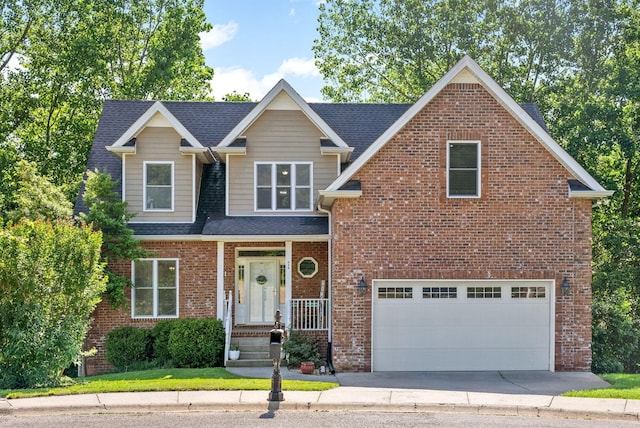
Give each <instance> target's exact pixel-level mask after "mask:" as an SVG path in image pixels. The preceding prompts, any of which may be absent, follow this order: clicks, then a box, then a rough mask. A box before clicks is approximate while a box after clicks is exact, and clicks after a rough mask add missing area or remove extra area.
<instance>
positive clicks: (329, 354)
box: [318, 201, 336, 375]
mask: <svg viewBox="0 0 640 428" xmlns="http://www.w3.org/2000/svg"><path fill="white" fill-rule="evenodd" d="M318 211H320V212H322V213H325V214H327V217H328V221H329V242H328V245H329V247H328V248H327V255H328V260H327V261H328V263H329V266H327V272H328V278H327V295H328V296H329V323H328V330H327V341H328V343H327V368H328V369H329V373H331V374H332V375H333V374H336V369H335V367H333V361H332V349H331V342H332V340H333V332H332V328H333V317H332V313H333V304H332V300H333V295H332V293H331V284H332V281H331V266H332V265H333V263H332V251H331V249H332V246H333V235H332V234H331V211H329V210H326V209H324V208H322V206H321V204H320V201H318Z"/></svg>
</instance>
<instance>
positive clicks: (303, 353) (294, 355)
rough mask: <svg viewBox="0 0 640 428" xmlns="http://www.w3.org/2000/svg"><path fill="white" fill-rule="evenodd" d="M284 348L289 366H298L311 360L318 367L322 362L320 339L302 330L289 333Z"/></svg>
mask: <svg viewBox="0 0 640 428" xmlns="http://www.w3.org/2000/svg"><path fill="white" fill-rule="evenodd" d="M283 349H284V352H285V354H286V355H287V366H288V367H298V366H299V365H300V363H301V362H303V361H311V362H313V364H315V365H316V367H317V366H318V364H319V363H320V351H319V350H318V340H317V339H316V338H315V337H311V336H309V335H306V334H304V333H302V332H300V331H297V330H292V331H291V332H290V333H289V337H288V338H287V339H286V340H285V342H284V345H283Z"/></svg>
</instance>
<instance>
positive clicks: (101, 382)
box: [0, 367, 338, 398]
mask: <svg viewBox="0 0 640 428" xmlns="http://www.w3.org/2000/svg"><path fill="white" fill-rule="evenodd" d="M337 386H338V384H337V383H334V382H318V381H304V380H283V381H282V390H283V391H325V390H327V389H331V388H335V387H337ZM193 390H227V391H240V390H244V391H250V390H253V391H270V390H271V379H254V378H245V377H241V376H238V375H235V374H233V373H229V372H228V371H226V370H225V369H224V368H220V367H216V368H207V369H159V370H144V371H135V372H125V373H113V374H106V375H101V376H91V377H86V378H77V379H73V380H72V382H71V384H70V385H68V386H62V387H56V388H38V389H18V390H0V396H2V397H6V398H26V397H44V396H49V395H70V394H96V393H104V392H133V391H193Z"/></svg>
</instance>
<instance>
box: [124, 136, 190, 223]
mask: <svg viewBox="0 0 640 428" xmlns="http://www.w3.org/2000/svg"><path fill="white" fill-rule="evenodd" d="M180 139H181V137H180V135H179V134H178V133H177V132H176V131H175V130H174V129H172V128H168V127H147V128H145V129H144V130H143V131H142V132H140V134H138V135H137V137H136V140H137V141H136V154H135V155H127V156H126V161H125V172H124V174H125V198H126V201H127V203H128V210H129V211H131V212H134V213H136V216H135V217H134V218H133V219H132V220H131V223H142V222H160V223H162V222H185V223H189V222H192V221H193V218H192V215H193V208H192V205H193V193H192V192H193V191H194V190H193V163H194V162H193V155H187V156H185V155H182V154H181V153H180ZM144 162H173V163H174V164H173V174H174V177H173V184H174V191H173V198H174V201H173V209H174V210H173V211H172V212H168V211H159V212H154V211H144V209H143V208H144V207H143V200H142V198H143V194H144V189H143V188H144V171H143V168H144Z"/></svg>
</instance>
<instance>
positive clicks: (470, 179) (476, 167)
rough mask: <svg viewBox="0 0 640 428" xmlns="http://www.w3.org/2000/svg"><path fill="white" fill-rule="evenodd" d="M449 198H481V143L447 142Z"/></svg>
mask: <svg viewBox="0 0 640 428" xmlns="http://www.w3.org/2000/svg"><path fill="white" fill-rule="evenodd" d="M447 196H448V197H452V198H479V197H480V142H479V141H449V142H447Z"/></svg>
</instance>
